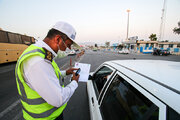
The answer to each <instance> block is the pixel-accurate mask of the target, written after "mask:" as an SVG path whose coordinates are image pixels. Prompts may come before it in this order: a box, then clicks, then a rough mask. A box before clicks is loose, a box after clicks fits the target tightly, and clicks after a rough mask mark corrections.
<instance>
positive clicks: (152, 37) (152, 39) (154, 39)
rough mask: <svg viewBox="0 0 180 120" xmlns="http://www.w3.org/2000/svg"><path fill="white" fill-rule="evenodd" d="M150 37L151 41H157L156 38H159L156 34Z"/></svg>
mask: <svg viewBox="0 0 180 120" xmlns="http://www.w3.org/2000/svg"><path fill="white" fill-rule="evenodd" d="M149 39H150V40H151V41H156V40H157V37H156V34H151V35H150V36H149Z"/></svg>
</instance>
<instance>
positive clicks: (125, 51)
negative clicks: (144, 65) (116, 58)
mask: <svg viewBox="0 0 180 120" xmlns="http://www.w3.org/2000/svg"><path fill="white" fill-rule="evenodd" d="M118 53H119V54H129V50H128V49H122V50H119V51H118Z"/></svg>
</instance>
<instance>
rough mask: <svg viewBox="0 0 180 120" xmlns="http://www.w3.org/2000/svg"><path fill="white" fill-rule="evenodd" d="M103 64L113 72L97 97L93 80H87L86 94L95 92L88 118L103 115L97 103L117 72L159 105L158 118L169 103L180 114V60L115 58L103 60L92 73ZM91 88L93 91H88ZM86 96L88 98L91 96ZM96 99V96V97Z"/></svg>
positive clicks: (95, 118) (164, 111)
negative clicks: (113, 59)
mask: <svg viewBox="0 0 180 120" xmlns="http://www.w3.org/2000/svg"><path fill="white" fill-rule="evenodd" d="M103 66H106V67H110V68H111V69H113V71H114V72H113V74H111V77H110V78H109V80H108V82H106V83H105V85H104V87H103V90H102V92H101V93H100V94H99V96H98V98H97V95H96V94H95V91H94V90H92V89H94V87H93V82H92V81H91V80H90V81H88V83H87V89H90V88H91V90H88V92H89V93H88V95H89V94H91V96H92V95H93V96H96V97H95V98H96V99H95V101H94V102H95V104H94V105H95V106H94V109H92V108H91V107H92V104H91V103H90V104H89V105H91V107H90V109H91V110H94V112H92V111H91V110H90V111H91V118H92V119H93V120H99V119H100V120H101V119H102V117H98V115H100V116H101V112H100V108H99V107H100V106H101V103H102V100H103V98H104V96H105V94H106V91H107V89H108V86H109V85H110V83H111V81H112V80H113V78H114V77H115V75H117V74H118V75H120V76H121V77H122V78H123V79H125V80H126V81H127V82H128V83H129V84H131V85H132V86H133V87H134V88H136V89H137V90H138V91H139V92H141V93H142V94H143V95H144V96H146V97H147V98H148V99H149V100H151V101H152V102H153V103H154V104H155V105H156V106H158V107H159V119H160V120H165V119H166V110H167V105H168V107H171V108H173V109H174V110H175V111H176V112H178V113H179V114H180V104H178V102H177V101H180V94H179V93H180V92H179V91H180V77H179V75H178V73H180V63H179V62H171V61H162V60H116V61H108V62H105V63H103V64H102V65H101V66H99V67H98V69H97V70H96V71H95V72H94V74H95V73H96V72H97V71H98V70H99V69H101V67H103ZM91 92H94V93H91ZM91 96H88V97H89V102H90V100H91ZM97 99H98V100H97ZM95 111H96V113H95Z"/></svg>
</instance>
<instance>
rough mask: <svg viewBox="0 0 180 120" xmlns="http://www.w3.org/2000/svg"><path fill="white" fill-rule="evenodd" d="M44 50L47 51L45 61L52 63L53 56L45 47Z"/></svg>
mask: <svg viewBox="0 0 180 120" xmlns="http://www.w3.org/2000/svg"><path fill="white" fill-rule="evenodd" d="M43 49H44V50H45V58H44V59H46V60H49V61H51V62H52V60H53V54H52V53H51V52H50V51H48V50H47V49H46V48H44V47H43Z"/></svg>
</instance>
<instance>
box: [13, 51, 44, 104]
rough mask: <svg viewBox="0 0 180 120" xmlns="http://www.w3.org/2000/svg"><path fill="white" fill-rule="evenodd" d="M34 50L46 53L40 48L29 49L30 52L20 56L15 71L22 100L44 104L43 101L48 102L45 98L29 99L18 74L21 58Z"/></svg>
mask: <svg viewBox="0 0 180 120" xmlns="http://www.w3.org/2000/svg"><path fill="white" fill-rule="evenodd" d="M34 52H40V53H42V54H44V53H43V52H42V51H41V50H40V49H35V50H32V51H29V52H27V53H25V54H23V55H22V56H21V57H20V58H19V60H18V63H17V65H16V73H15V74H16V78H17V80H18V83H19V87H20V91H21V95H22V96H21V95H20V98H21V100H23V101H24V102H26V103H28V104H29V105H38V104H42V103H45V102H46V101H45V100H44V99H43V98H36V99H28V98H27V96H26V93H25V90H24V86H23V84H22V83H21V81H20V80H19V76H18V74H17V68H18V66H19V61H20V60H21V58H22V57H24V56H25V55H27V54H29V53H34Z"/></svg>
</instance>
